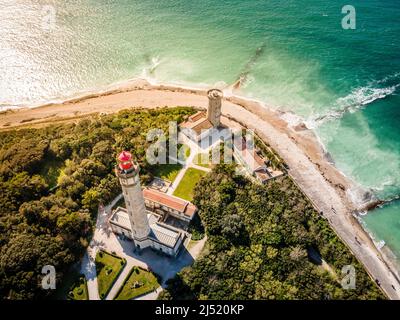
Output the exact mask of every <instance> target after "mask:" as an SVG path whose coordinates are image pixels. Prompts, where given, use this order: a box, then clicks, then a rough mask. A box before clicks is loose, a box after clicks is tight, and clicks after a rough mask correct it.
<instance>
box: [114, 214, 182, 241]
mask: <svg viewBox="0 0 400 320" xmlns="http://www.w3.org/2000/svg"><path fill="white" fill-rule="evenodd" d="M147 218H148V220H149V224H150V234H149V237H150V238H152V239H153V240H156V241H158V242H159V243H161V244H163V245H166V246H168V247H171V248H174V247H175V245H176V243H177V242H178V240H179V237H180V235H181V233H180V231H179V230H175V229H173V228H172V227H169V226H167V225H164V224H160V223H158V222H157V220H158V219H157V216H155V215H154V214H152V213H148V214H147ZM109 221H110V223H112V224H115V225H117V226H119V227H121V228H123V229H126V230H127V231H129V232H131V231H132V227H131V223H130V221H129V216H128V212H127V211H126V209H125V208H121V207H118V208H117V209H116V210H114V212H113V214H112V216H111V218H110V220H109Z"/></svg>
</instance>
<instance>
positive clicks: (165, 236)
mask: <svg viewBox="0 0 400 320" xmlns="http://www.w3.org/2000/svg"><path fill="white" fill-rule="evenodd" d="M150 230H151V231H150V237H151V238H153V239H154V240H156V241H158V242H160V243H162V244H164V245H167V246H168V247H171V248H174V247H175V245H176V243H177V242H178V240H179V237H180V232H178V231H176V230H173V229H172V228H169V227H168V226H166V225H161V224H159V223H154V224H151V225H150Z"/></svg>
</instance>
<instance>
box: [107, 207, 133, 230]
mask: <svg viewBox="0 0 400 320" xmlns="http://www.w3.org/2000/svg"><path fill="white" fill-rule="evenodd" d="M109 221H110V223H113V224H116V225H118V226H120V227H121V228H124V229H126V230H129V231H131V229H132V227H131V222H130V221H129V216H128V211H126V209H125V208H121V207H118V208H117V209H115V210H114V212H113V214H112V215H111V218H110V220H109Z"/></svg>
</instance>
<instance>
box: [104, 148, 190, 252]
mask: <svg viewBox="0 0 400 320" xmlns="http://www.w3.org/2000/svg"><path fill="white" fill-rule="evenodd" d="M118 161H119V164H118V165H117V167H116V170H115V171H116V175H117V176H118V178H119V181H120V183H121V187H122V192H123V196H124V199H125V205H126V209H125V208H121V207H118V208H117V209H116V210H114V211H113V213H112V215H111V217H110V219H109V223H110V226H111V229H112V231H113V232H114V233H116V234H119V235H124V236H126V237H127V238H129V239H132V240H133V241H134V244H135V248H136V249H138V250H139V251H140V250H142V249H145V248H152V249H154V250H157V251H159V252H163V253H165V254H168V255H170V256H176V255H177V254H178V253H179V249H180V248H181V245H182V244H183V242H184V239H185V237H186V232H185V231H184V230H182V229H179V228H176V227H173V226H171V225H167V224H166V223H163V221H165V220H166V215H169V214H170V215H173V216H174V217H175V218H179V219H182V220H184V221H185V222H190V220H191V219H192V217H193V215H194V214H195V213H196V211H197V208H196V207H195V206H194V205H193V204H191V203H189V202H187V201H184V200H182V199H179V198H176V197H172V196H167V195H165V194H162V193H161V192H158V191H156V190H149V189H145V190H144V191H142V188H141V186H140V180H139V166H138V165H137V164H135V163H134V162H133V159H132V155H131V154H130V153H129V152H126V151H123V152H122V153H121V154H120V155H119V157H118ZM144 195H146V196H144ZM150 210H151V211H150Z"/></svg>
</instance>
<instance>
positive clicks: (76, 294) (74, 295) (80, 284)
mask: <svg viewBox="0 0 400 320" xmlns="http://www.w3.org/2000/svg"><path fill="white" fill-rule="evenodd" d="M68 299H71V300H89V294H88V288H87V283H86V278H85V276H83V275H81V276H80V278H79V279H77V281H76V282H75V283H74V284H73V286H72V288H71V290H70V291H69V293H68Z"/></svg>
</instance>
